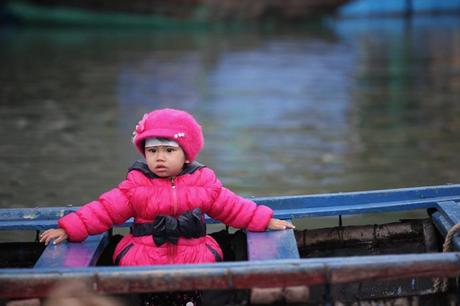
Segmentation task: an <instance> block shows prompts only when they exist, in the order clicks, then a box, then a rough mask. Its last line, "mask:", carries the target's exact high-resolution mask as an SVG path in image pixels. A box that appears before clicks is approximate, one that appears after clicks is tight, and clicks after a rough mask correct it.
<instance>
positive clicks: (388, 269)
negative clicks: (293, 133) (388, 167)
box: [0, 185, 460, 305]
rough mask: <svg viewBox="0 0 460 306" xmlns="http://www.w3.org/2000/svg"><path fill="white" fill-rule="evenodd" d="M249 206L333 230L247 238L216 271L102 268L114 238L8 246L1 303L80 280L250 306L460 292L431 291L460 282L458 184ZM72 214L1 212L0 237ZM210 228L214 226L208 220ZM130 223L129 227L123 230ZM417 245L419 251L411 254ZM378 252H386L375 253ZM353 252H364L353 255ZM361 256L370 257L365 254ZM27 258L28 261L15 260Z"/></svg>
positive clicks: (429, 297)
mask: <svg viewBox="0 0 460 306" xmlns="http://www.w3.org/2000/svg"><path fill="white" fill-rule="evenodd" d="M255 201H256V202H258V203H264V204H265V205H268V206H270V207H272V208H273V209H274V211H275V216H276V217H277V218H281V219H286V220H291V221H292V222H297V221H298V220H300V219H302V218H304V220H307V222H308V220H313V219H316V218H323V217H328V218H329V219H330V218H336V219H337V222H338V224H337V226H333V227H327V228H317V229H310V230H296V231H293V230H286V231H267V232H262V233H254V232H248V233H247V240H246V247H247V253H248V260H247V261H233V262H223V263H216V264H199V265H166V266H142V267H123V268H121V267H110V266H100V265H98V259H99V257H100V256H101V254H102V253H103V251H104V248H105V247H106V246H107V243H108V241H109V240H110V238H111V233H103V234H101V235H97V236H91V237H90V238H89V239H87V240H86V241H85V242H83V243H68V242H67V243H62V244H58V245H52V244H50V245H48V246H46V247H45V246H43V245H42V244H40V243H37V242H33V241H31V242H27V243H23V244H20V243H19V244H14V246H13V247H12V248H11V251H8V252H3V253H10V254H11V255H12V256H13V257H15V258H16V259H19V260H20V261H21V260H23V259H24V258H28V260H23V261H24V262H27V263H26V264H24V265H22V266H21V265H19V267H18V265H16V267H14V266H8V265H5V264H4V263H3V262H0V263H1V264H2V268H0V297H1V298H3V299H6V300H9V299H25V298H40V297H46V296H47V294H48V293H49V290H51V289H52V288H53V286H55V285H56V284H57V283H59V282H62V281H64V280H70V279H79V280H81V281H84V282H85V283H86V284H89V285H90V286H91V288H93V290H94V291H96V292H98V293H103V294H132V293H144V292H162V291H179V290H192V289H193V290H194V289H200V290H214V289H227V290H228V289H231V290H240V289H244V290H246V289H250V296H249V297H248V298H249V299H250V300H251V302H252V303H257V302H261V301H263V302H268V303H273V304H276V303H280V302H281V303H289V302H295V303H302V304H303V305H319V304H327V303H331V301H345V302H350V301H351V300H352V299H354V300H360V301H364V300H381V301H386V300H389V299H393V300H394V299H395V298H405V299H407V301H408V303H410V301H412V300H411V299H417V301H418V303H419V304H418V305H446V304H447V303H451V302H452V301H454V302H457V295H458V293H459V292H460V291H459V290H458V287H457V285H456V284H455V282H454V284H451V283H448V284H449V286H448V287H447V289H446V287H444V288H442V289H440V287H439V286H436V285H437V283H438V284H439V281H438V282H437V283H436V282H434V281H433V279H434V278H437V279H438V280H439V279H447V278H448V279H452V278H454V279H455V278H457V277H458V276H459V275H460V252H459V250H460V239H459V238H458V237H456V236H455V235H454V236H453V237H454V238H453V240H452V243H451V245H450V246H451V249H450V250H448V251H449V252H443V250H442V243H443V242H444V237H445V236H446V235H447V234H448V233H449V235H451V234H452V231H450V230H451V229H453V228H454V227H455V225H456V224H457V223H459V220H460V185H443V186H430V187H417V188H404V189H391V190H377V191H363V192H348V193H335V194H320V195H300V196H284V197H266V198H257V199H255ZM77 208H78V207H41V208H12V209H0V230H3V231H32V232H34V231H37V232H38V231H41V230H44V229H47V228H52V227H55V226H56V220H57V219H58V218H59V217H61V216H63V215H65V214H66V213H68V212H70V211H73V210H75V209H77ZM415 210H416V211H418V212H422V211H426V216H423V217H421V218H419V217H417V218H414V219H413V220H402V221H398V222H391V223H386V224H379V225H374V224H362V225H344V222H343V220H344V218H345V217H346V216H351V215H356V216H360V215H366V214H371V213H372V214H382V213H389V212H404V211H406V212H407V211H415ZM305 218H306V219H305ZM207 222H208V223H215V221H214V220H212V219H207ZM131 223H132V220H129V221H128V222H126V223H125V224H123V225H122V226H121V227H129V226H130V224H131ZM449 231H450V232H449ZM417 241H418V242H417ZM416 242H417V243H418V244H419V245H420V246H421V247H416V246H415V244H414V243H416ZM357 246H358V247H357ZM359 246H361V248H360V247H359ZM381 247H383V248H386V251H383V252H379V249H380V248H381ZM344 249H345V250H346V251H345V252H344V251H343V250H344ZM353 249H360V251H358V252H356V253H353V252H354V251H353ZM363 249H364V250H368V251H369V250H370V252H367V253H365V252H361V251H362V250H363ZM2 250H5V247H2ZM27 250H29V251H28V252H27ZM30 250H32V251H30ZM321 250H322V251H321ZM334 250H338V251H337V252H334ZM341 250H342V251H341ZM24 253H27V254H28V256H29V257H27V256H25V255H20V254H24ZM18 254H19V255H18ZM312 254H313V255H312ZM375 254H377V255H375ZM4 255H5V254H4ZM4 255H2V256H4ZM2 260H4V259H2ZM18 288H21V290H18ZM421 301H425V302H426V303H425V304H423V303H421ZM308 303H311V304H308ZM376 305H379V304H378V303H377V304H376ZM382 305H392V304H382ZM408 305H412V304H408Z"/></svg>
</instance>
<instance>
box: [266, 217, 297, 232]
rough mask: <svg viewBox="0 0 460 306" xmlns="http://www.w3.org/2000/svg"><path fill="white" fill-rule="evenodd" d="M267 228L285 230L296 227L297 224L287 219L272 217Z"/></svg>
mask: <svg viewBox="0 0 460 306" xmlns="http://www.w3.org/2000/svg"><path fill="white" fill-rule="evenodd" d="M267 228H268V229H271V230H285V229H288V228H295V226H294V225H293V224H292V223H289V222H287V221H284V220H280V219H275V218H271V219H270V222H268V226H267Z"/></svg>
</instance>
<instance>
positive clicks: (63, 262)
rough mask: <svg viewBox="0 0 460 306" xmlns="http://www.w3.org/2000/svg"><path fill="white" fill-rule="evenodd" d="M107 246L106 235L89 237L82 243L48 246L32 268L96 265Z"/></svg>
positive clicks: (63, 243)
mask: <svg viewBox="0 0 460 306" xmlns="http://www.w3.org/2000/svg"><path fill="white" fill-rule="evenodd" d="M107 244H108V233H107V232H106V233H103V234H100V235H94V236H89V237H88V238H87V239H86V240H85V241H83V242H62V243H59V244H52V243H50V244H48V245H47V247H46V248H45V250H44V251H43V253H42V254H41V256H40V258H39V259H38V260H37V262H36V263H35V266H34V268H78V267H88V266H94V265H96V262H97V260H98V259H99V257H100V255H101V254H102V252H103V250H104V248H105V247H106V246H107Z"/></svg>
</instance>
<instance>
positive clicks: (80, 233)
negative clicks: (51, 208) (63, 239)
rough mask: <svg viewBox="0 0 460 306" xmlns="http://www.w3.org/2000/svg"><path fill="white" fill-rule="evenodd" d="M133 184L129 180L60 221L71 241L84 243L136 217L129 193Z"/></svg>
mask: <svg viewBox="0 0 460 306" xmlns="http://www.w3.org/2000/svg"><path fill="white" fill-rule="evenodd" d="M130 185H132V183H131V182H130V180H129V176H128V178H127V179H126V180H125V181H123V182H122V183H121V184H120V185H119V186H118V187H117V188H114V189H112V190H110V191H108V192H106V193H103V194H102V195H101V196H100V197H99V199H98V200H96V201H92V202H90V203H88V204H86V205H84V206H82V207H81V208H79V209H78V210H77V211H75V212H73V213H70V214H68V215H66V216H64V217H62V218H61V219H59V221H58V225H59V227H60V228H62V229H64V230H65V231H66V233H67V236H68V239H69V241H83V240H85V239H86V238H87V237H88V235H96V234H100V233H103V232H105V231H107V230H109V229H110V228H111V227H112V226H113V225H114V224H122V223H123V222H125V221H126V220H127V219H129V218H130V217H132V216H133V215H134V212H133V209H132V206H131V205H130V203H129V200H128V196H127V193H128V191H129V189H130Z"/></svg>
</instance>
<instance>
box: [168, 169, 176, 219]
mask: <svg viewBox="0 0 460 306" xmlns="http://www.w3.org/2000/svg"><path fill="white" fill-rule="evenodd" d="M175 179H176V177H175V176H171V178H170V181H171V189H172V196H173V216H174V217H175V216H176V213H177V193H176V182H175Z"/></svg>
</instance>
